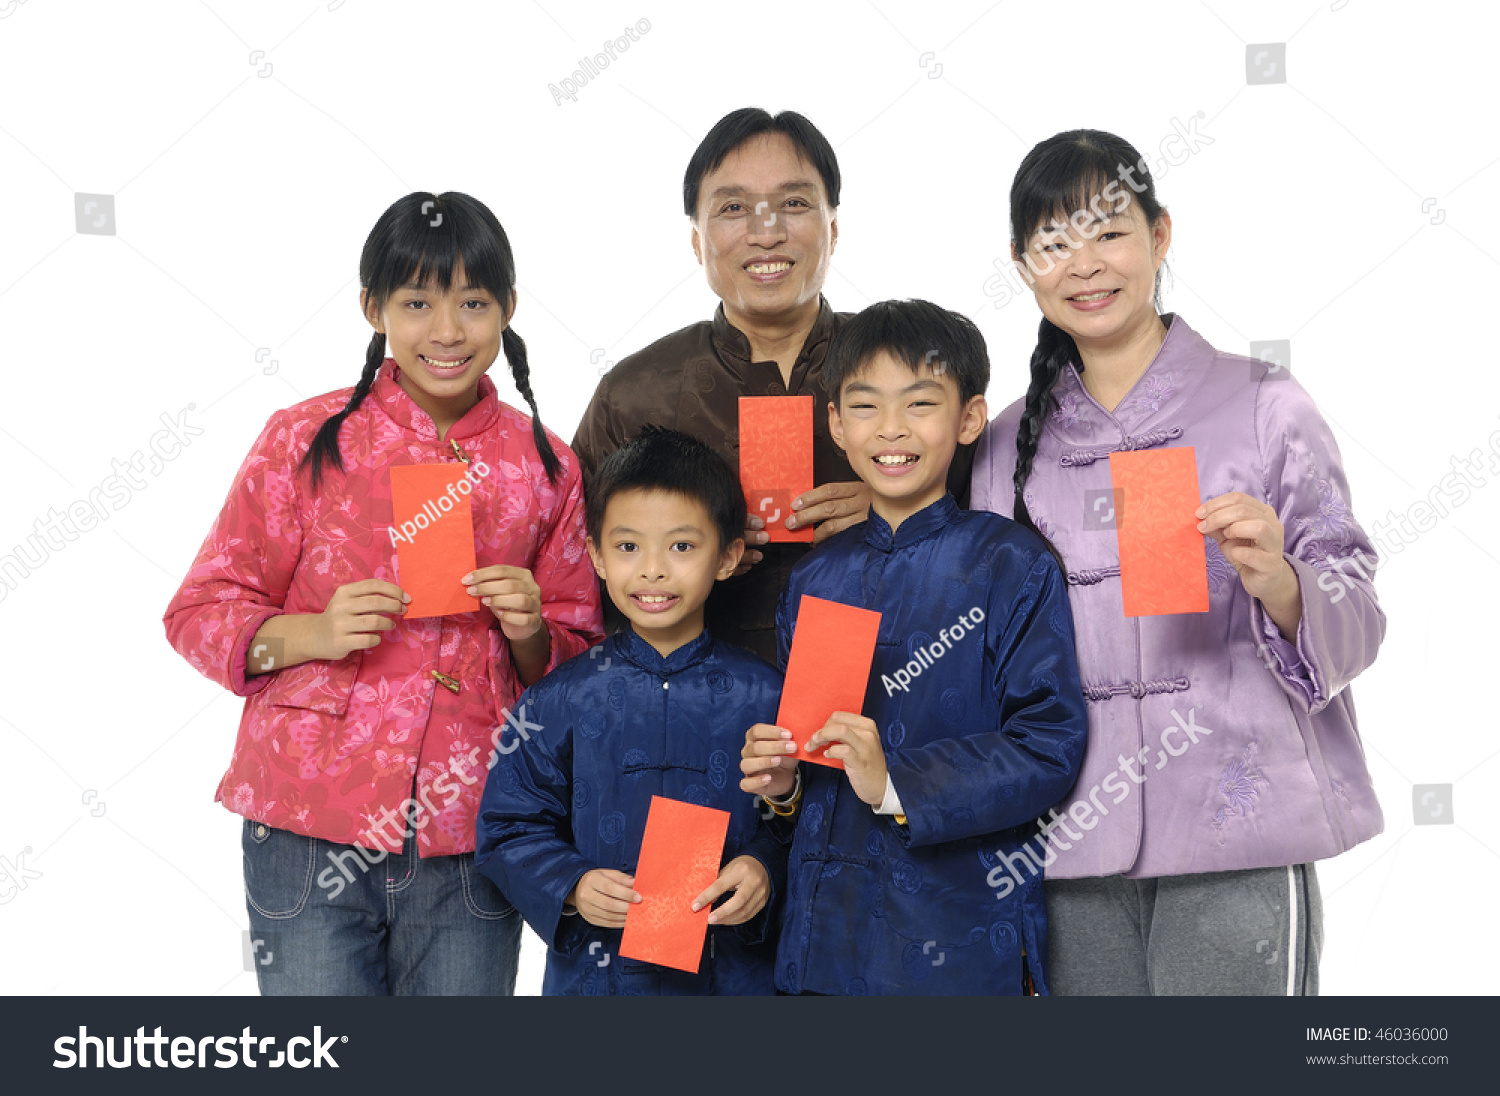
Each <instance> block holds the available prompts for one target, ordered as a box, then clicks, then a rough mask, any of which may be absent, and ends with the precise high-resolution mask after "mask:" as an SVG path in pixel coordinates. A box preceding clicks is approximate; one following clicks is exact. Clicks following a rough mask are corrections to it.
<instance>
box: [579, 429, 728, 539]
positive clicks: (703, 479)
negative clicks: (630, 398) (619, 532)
mask: <svg viewBox="0 0 1500 1096" xmlns="http://www.w3.org/2000/svg"><path fill="white" fill-rule="evenodd" d="M622 491H670V492H672V493H673V494H676V495H681V496H683V497H684V498H688V499H691V500H693V501H694V502H696V503H699V504H701V505H702V507H703V508H704V509H705V510H707V511H708V515H709V517H711V518H712V519H713V523H714V528H715V529H716V530H718V533H719V551H721V552H722V551H723V550H724V549H726V548H728V547H729V545H730V543H731V542H732V541H735V540H737V539H739V538H740V537H743V536H744V535H745V492H744V491H743V490H742V489H741V487H740V480H739V477H738V476H737V475H735V472H734V470H733V469H732V468H730V467H729V463H728V462H727V461H726V460H725V459H724V458H723V457H721V456H720V455H719V454H718V453H716V452H714V451H713V450H712V449H711V448H709V447H708V446H707V445H704V444H703V443H702V442H701V441H699V440H698V439H697V438H694V437H690V436H689V435H687V434H684V433H681V432H680V431H677V430H668V429H667V428H666V427H663V426H654V425H651V424H649V423H648V424H647V425H645V426H643V427H641V430H640V433H638V434H636V436H635V437H634V438H632V439H631V440H630V441H628V442H626V443H625V444H624V445H622V446H621V447H620V448H619V449H616V450H615V451H614V452H613V453H611V454H610V455H609V456H607V457H605V458H604V460H603V461H601V462H600V464H599V467H598V468H596V469H595V470H594V474H593V475H592V476H590V477H589V481H588V485H587V487H586V488H585V490H584V523H585V524H586V526H587V528H588V535H589V539H590V540H592V541H593V542H594V544H595V545H598V544H599V540H600V538H601V537H602V536H603V535H604V511H605V510H606V509H607V508H608V506H609V500H610V499H612V498H614V497H615V496H616V495H618V494H620V493H621V492H622Z"/></svg>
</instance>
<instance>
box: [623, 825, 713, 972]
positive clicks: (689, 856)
mask: <svg viewBox="0 0 1500 1096" xmlns="http://www.w3.org/2000/svg"><path fill="white" fill-rule="evenodd" d="M728 835H729V812H728V811H717V810H714V809H712V808H710V807H699V806H697V805H696V804H693V803H683V802H681V801H680V800H676V799H666V798H664V797H662V796H659V795H653V796H652V797H651V809H650V811H648V812H647V814H646V832H645V835H644V836H643V837H642V838H641V855H640V859H639V860H637V862H636V867H635V881H634V888H635V891H636V893H637V894H639V895H640V896H641V901H640V902H639V903H636V904H634V905H632V906H631V907H630V909H629V910H627V911H626V913H625V932H624V935H622V936H621V938H620V957H621V958H622V959H639V960H641V961H642V962H646V963H656V964H658V965H659V966H663V967H673V968H675V969H677V970H685V971H690V972H692V973H694V974H696V973H697V972H698V965H699V963H701V962H702V961H703V939H704V937H705V936H707V934H708V915H709V912H710V907H709V906H704V907H703V908H702V909H701V910H699V911H698V912H697V913H694V912H693V899H694V898H697V897H698V896H699V895H700V894H702V893H703V892H704V891H705V890H707V889H708V887H709V885H710V884H711V883H712V882H713V881H714V880H715V879H717V878H718V877H719V868H720V866H721V864H722V862H723V859H724V838H725V837H727V836H728Z"/></svg>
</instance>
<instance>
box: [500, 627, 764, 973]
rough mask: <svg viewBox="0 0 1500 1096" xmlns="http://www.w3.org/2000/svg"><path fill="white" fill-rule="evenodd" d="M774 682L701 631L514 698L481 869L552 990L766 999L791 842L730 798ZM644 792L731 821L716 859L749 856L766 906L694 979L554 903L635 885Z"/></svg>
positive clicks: (741, 798)
mask: <svg viewBox="0 0 1500 1096" xmlns="http://www.w3.org/2000/svg"><path fill="white" fill-rule="evenodd" d="M780 697H781V674H779V673H778V672H777V671H776V670H775V669H774V668H773V667H771V666H769V665H767V664H766V663H765V662H763V661H762V660H761V659H759V658H757V657H756V656H754V655H752V654H751V653H750V652H749V651H746V650H743V649H741V648H739V647H734V646H731V645H730V644H727V643H718V642H715V641H714V639H713V637H712V636H711V635H710V634H709V633H708V632H707V631H706V630H705V631H704V632H703V633H702V634H701V635H699V636H698V638H697V639H694V640H692V641H691V642H689V643H687V644H685V645H684V646H682V647H679V648H678V649H677V650H675V651H673V652H672V654H671V655H670V656H669V657H667V658H662V657H661V655H660V654H658V653H657V651H656V649H655V648H654V647H652V646H651V645H650V644H649V643H647V642H646V641H645V640H643V639H641V638H640V636H638V635H636V634H635V632H633V631H631V630H630V628H629V627H628V626H627V627H625V628H623V629H622V630H621V631H619V632H617V633H616V634H615V635H613V636H610V637H609V638H608V639H606V640H605V641H604V643H603V644H601V645H600V646H598V647H595V648H593V649H592V650H590V651H589V652H588V653H587V654H584V655H579V656H578V657H577V658H574V659H572V660H571V661H569V662H567V663H564V664H563V665H562V666H559V667H558V668H557V669H556V670H553V671H552V672H551V673H550V674H548V675H547V676H546V677H544V678H543V679H542V680H541V681H538V682H537V683H536V684H535V685H533V686H531V688H529V689H527V690H526V691H525V693H523V694H522V696H521V698H520V699H519V700H518V701H517V703H516V708H515V710H514V711H513V712H512V718H511V720H510V722H509V724H508V725H507V727H506V730H505V733H504V734H502V735H501V737H500V739H499V742H498V744H497V750H496V760H495V766H494V768H493V769H492V770H491V771H490V775H489V779H488V781H487V782H486V783H485V788H484V796H483V798H482V800H481V801H480V805H479V822H478V829H477V842H476V851H475V863H476V864H477V865H478V867H479V870H480V871H482V872H484V874H485V875H487V876H488V877H489V878H491V879H493V880H494V881H495V883H496V884H498V885H499V887H500V889H501V890H503V891H504V892H505V895H506V897H508V898H509V899H510V900H511V901H512V902H513V903H514V904H515V905H516V907H517V908H518V909H519V910H520V911H521V914H522V916H523V917H525V918H526V921H527V923H529V924H530V925H531V927H532V928H533V929H535V930H536V932H537V934H538V935H539V936H541V938H542V939H543V940H544V941H546V942H547V944H548V946H549V950H548V953H547V974H546V978H545V980H544V982H543V988H542V992H543V993H546V994H641V995H671V994H770V993H774V992H775V987H774V985H773V984H772V964H773V960H774V956H775V932H774V929H775V924H776V922H775V920H774V918H775V916H776V910H777V905H778V903H779V899H780V894H781V891H782V888H783V884H784V880H785V875H786V853H787V850H786V845H785V844H784V843H783V842H781V841H778V840H776V839H775V838H774V837H773V836H772V835H771V833H770V832H769V831H768V830H767V829H766V825H765V823H764V822H763V821H762V819H761V816H760V812H759V811H758V810H757V805H758V804H759V803H760V800H759V799H758V798H757V797H755V796H751V795H748V794H746V793H745V792H742V791H741V790H740V788H739V783H740V779H741V774H740V751H741V749H742V748H743V747H744V744H745V732H746V731H747V730H748V729H749V728H750V726H751V725H752V724H754V723H773V722H775V719H776V708H777V705H778V703H779V701H780ZM653 795H661V796H667V797H669V798H672V799H680V800H685V801H687V802H689V803H697V804H699V805H701V806H705V807H714V808H717V809H719V810H727V811H729V812H731V819H730V823H729V836H728V839H727V841H726V843H725V849H724V861H723V862H724V863H726V864H727V863H729V861H731V860H733V859H734V858H735V857H737V856H740V855H745V854H748V855H751V856H754V857H755V858H756V859H758V860H759V861H760V862H761V864H762V865H764V866H765V868H766V872H767V874H768V875H769V876H770V878H771V896H770V899H769V900H768V902H767V904H766V908H765V909H763V910H762V911H761V912H760V913H758V914H757V915H756V916H755V917H753V918H751V920H749V921H748V922H746V923H745V924H743V925H738V926H718V925H712V926H710V927H709V930H708V940H707V941H706V942H705V945H704V955H703V962H702V964H701V966H700V967H699V970H698V973H697V974H689V973H686V972H683V971H678V970H673V969H671V968H668V967H659V966H656V965H654V964H651V963H642V962H638V961H635V960H629V959H622V958H621V957H620V954H619V945H620V930H619V929H603V928H597V927H595V926H593V925H591V924H589V923H588V922H587V921H585V920H584V919H583V918H582V917H581V916H579V915H577V914H575V913H564V912H563V901H564V899H565V898H566V897H567V896H568V893H569V892H570V891H571V890H572V889H573V887H574V885H575V884H576V883H577V882H578V880H579V879H581V878H582V877H583V875H584V873H585V872H588V871H591V870H593V869H594V868H613V869H615V870H617V871H622V872H625V873H626V874H628V875H633V874H635V867H636V861H637V858H638V857H639V855H640V849H641V836H642V834H643V833H644V831H645V827H646V812H647V810H648V808H649V807H650V805H651V797H652V796H653Z"/></svg>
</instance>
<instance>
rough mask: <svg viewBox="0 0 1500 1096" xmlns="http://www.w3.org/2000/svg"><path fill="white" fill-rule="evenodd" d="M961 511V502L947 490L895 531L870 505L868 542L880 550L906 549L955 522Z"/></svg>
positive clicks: (866, 530)
mask: <svg viewBox="0 0 1500 1096" xmlns="http://www.w3.org/2000/svg"><path fill="white" fill-rule="evenodd" d="M958 513H959V509H958V503H957V502H955V501H954V500H953V495H952V494H950V493H949V492H946V491H945V492H943V497H942V498H940V499H938V500H937V501H936V502H934V503H931V504H930V505H927V506H924V507H922V509H920V510H918V511H917V512H916V513H915V514H913V515H912V516H911V517H909V518H907V519H906V520H905V521H903V522H902V523H901V527H900V528H899V529H897V530H896V531H895V533H894V534H893V533H892V532H891V523H890V522H888V521H886V520H885V518H883V517H881V516H880V515H879V514H877V513H876V512H875V509H874V507H871V509H870V516H869V518H868V519H866V521H865V543H866V544H868V545H869V546H870V547H871V548H874V549H876V550H877V551H881V552H890V551H893V550H894V549H896V548H905V547H907V546H908V545H911V544H915V543H916V542H917V541H919V540H921V539H922V538H924V537H930V536H932V535H933V534H934V533H936V532H938V531H939V530H941V529H942V528H943V527H944V526H946V525H948V523H949V522H951V521H953V520H954V518H956V517H957V516H958Z"/></svg>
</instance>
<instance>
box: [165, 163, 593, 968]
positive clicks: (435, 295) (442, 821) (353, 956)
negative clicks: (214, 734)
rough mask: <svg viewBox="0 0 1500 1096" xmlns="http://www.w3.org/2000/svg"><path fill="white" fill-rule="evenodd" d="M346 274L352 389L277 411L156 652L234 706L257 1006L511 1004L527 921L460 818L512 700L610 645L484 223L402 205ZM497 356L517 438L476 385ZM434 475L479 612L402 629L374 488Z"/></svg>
mask: <svg viewBox="0 0 1500 1096" xmlns="http://www.w3.org/2000/svg"><path fill="white" fill-rule="evenodd" d="M359 275H360V285H361V287H362V288H361V290H360V302H361V305H362V308H363V310H364V313H365V316H366V318H367V319H368V320H369V322H370V324H371V325H372V326H373V327H374V328H375V335H374V337H373V338H372V339H371V341H370V348H369V350H368V352H367V353H366V355H365V368H364V373H363V374H362V375H361V376H360V379H359V384H358V385H356V386H355V387H354V388H353V389H352V390H351V389H347V388H346V389H343V390H341V391H338V392H332V393H329V394H328V395H325V396H320V397H318V398H316V399H312V400H307V401H305V402H303V403H300V404H297V405H296V406H294V407H290V408H288V409H286V410H285V411H279V412H277V413H276V414H275V415H272V416H271V419H270V422H269V423H267V425H266V428H265V430H264V431H263V432H262V433H261V436H260V438H259V439H258V440H257V441H256V443H255V445H254V447H253V448H252V450H251V452H250V455H249V456H248V457H247V458H246V460H245V462H244V464H243V465H242V466H241V468H240V470H239V474H238V475H237V476H236V477H235V481H234V485H233V486H232V487H231V488H230V492H229V498H228V500H227V501H226V502H225V504H224V507H223V510H222V511H221V512H220V514H219V517H218V520H217V521H216V522H215V524H214V527H213V529H212V530H211V531H210V532H209V535H208V538H207V539H206V540H205V541H204V542H203V547H202V548H201V549H200V550H199V552H198V556H197V559H196V560H195V561H194V563H193V567H192V570H191V571H189V572H188V576H187V579H186V580H185V581H184V582H183V584H182V587H181V589H179V590H178V592H177V596H176V597H175V598H174V599H173V600H172V604H171V605H170V606H169V607H168V609H167V613H166V618H165V622H166V628H167V637H168V639H169V640H170V641H171V643H172V645H173V646H174V647H175V648H176V649H177V650H178V652H179V653H181V654H182V656H183V657H184V658H186V659H187V660H188V661H189V662H190V663H192V664H193V666H194V667H196V668H197V669H198V670H199V671H201V672H202V673H203V674H205V675H206V676H208V677H210V678H212V679H213V680H214V681H216V682H218V683H219V684H221V685H223V686H224V687H225V688H227V689H229V690H231V691H232V692H234V693H235V694H236V695H237V696H243V697H246V698H247V699H246V702H245V709H244V714H243V716H242V718H241V720H240V730H239V737H238V741H237V742H236V744H235V748H234V756H233V758H232V759H231V761H230V764H229V770H228V772H226V773H225V775H224V778H223V780H222V782H221V783H220V785H219V790H218V795H217V798H218V800H219V801H220V802H221V803H223V804H224V805H225V806H226V807H227V808H229V809H230V810H231V811H233V812H234V813H236V814H239V815H243V816H244V818H245V823H244V832H243V837H242V845H243V850H244V866H245V891H246V905H247V907H248V909H249V914H250V926H251V934H252V939H254V940H258V941H262V942H263V943H264V946H263V947H262V946H260V945H257V947H256V950H255V954H256V958H257V967H256V973H257V977H258V979H259V982H260V988H261V992H262V993H265V994H427V993H447V994H453V993H457V994H509V993H510V992H511V991H512V989H513V987H514V984H515V975H516V961H517V954H518V949H519V945H520V933H521V918H520V917H519V916H518V915H517V913H516V911H515V908H514V907H513V906H512V905H511V903H510V902H509V901H507V900H506V898H505V896H504V895H503V894H502V893H501V892H500V891H499V890H498V889H497V888H496V887H495V885H494V884H493V883H492V882H491V881H490V880H488V879H487V878H486V877H485V876H484V875H482V874H481V873H479V872H477V871H475V870H474V863H473V861H474V833H475V818H476V814H477V811H478V806H479V797H480V793H481V792H482V791H483V790H484V779H485V775H486V768H487V766H488V765H490V764H492V763H493V758H494V756H495V754H494V750H495V746H496V745H497V743H498V739H499V735H500V732H501V730H502V729H503V728H504V727H505V726H506V725H507V723H510V724H512V725H514V726H517V727H519V728H523V729H524V728H525V726H526V724H525V713H524V711H519V712H512V711H511V710H510V709H511V706H512V705H513V704H515V702H516V698H517V696H518V695H519V694H520V693H521V691H522V690H523V689H524V688H525V687H526V686H528V685H531V684H533V683H534V682H536V681H537V680H538V679H540V678H541V677H542V676H543V674H545V673H547V672H548V671H549V670H551V669H552V668H553V667H555V666H557V665H559V664H560V663H562V662H565V661H567V660H568V659H569V658H571V657H573V656H574V655H577V654H579V653H581V652H582V651H583V650H584V649H586V648H587V647H588V646H590V645H591V644H592V643H595V642H597V641H598V640H599V639H600V638H601V635H602V632H601V623H602V622H601V618H600V612H599V595H598V586H597V584H596V583H595V581H594V574H593V570H592V568H591V566H590V564H589V559H588V555H587V553H586V551H585V549H584V541H585V534H584V511H583V493H582V489H581V484H580V475H579V471H578V464H577V461H576V460H575V459H574V457H573V454H572V453H571V452H569V450H568V449H567V447H566V446H564V445H563V444H562V442H561V441H559V440H558V438H557V437H556V436H554V435H553V434H552V433H551V432H550V431H547V430H545V429H543V427H542V423H541V419H540V418H539V417H538V416H537V410H536V400H535V399H534V398H533V396H532V394H531V384H530V370H529V366H528V363H527V359H526V345H525V343H523V342H522V341H521V338H520V336H519V335H517V334H516V333H515V331H513V330H512V329H511V327H510V318H511V315H512V313H513V312H514V310H515V305H516V294H515V281H516V276H515V261H514V259H513V257H512V255H511V249H510V242H509V240H508V239H507V238H506V235H505V230H504V229H503V228H501V226H500V223H499V222H498V221H497V220H496V219H495V216H494V214H492V213H491V212H490V211H489V210H488V209H487V208H485V206H484V205H483V204H481V203H480V202H478V201H475V200H474V199H473V198H471V197H469V196H467V195H465V194H458V193H451V192H450V193H447V194H441V195H433V194H426V193H420V194H409V195H407V196H406V197H405V198H402V199H401V200H400V201H398V202H396V203H395V204H394V205H392V206H391V207H390V208H389V209H388V210H386V211H385V213H384V214H382V216H381V217H380V219H379V221H377V222H376V224H375V227H374V229H373V230H372V231H371V233H370V236H369V239H368V240H366V242H365V248H364V253H363V255H362V256H361V258H360V267H359ZM502 350H503V351H504V354H505V357H506V360H507V361H508V362H509V363H510V370H511V376H512V377H513V378H514V380H515V384H516V388H517V389H519V390H520V392H521V395H522V396H523V397H524V398H525V400H526V402H527V404H528V405H529V406H530V408H531V418H530V419H529V420H528V419H527V417H526V416H525V415H523V414H521V413H520V412H518V411H516V410H515V409H514V408H512V407H509V406H507V405H506V404H504V403H501V402H500V400H499V399H498V398H497V397H496V390H495V384H494V382H493V381H491V380H490V379H489V377H487V376H486V375H485V374H486V372H487V371H488V370H489V368H490V366H491V365H493V364H494V362H495V360H496V358H497V357H498V356H499V354H500V353H501V351H502ZM439 462H442V463H448V464H452V465H453V466H454V469H455V471H457V470H459V469H462V468H463V467H464V465H468V469H469V472H468V481H469V482H472V483H473V488H472V492H471V494H470V495H469V496H468V497H469V499H470V502H471V506H472V510H473V517H474V535H475V549H476V557H477V559H478V561H479V565H478V567H477V568H476V569H475V570H474V571H473V572H471V573H469V574H454V575H453V576H452V579H453V582H454V584H455V586H457V585H459V584H462V585H463V586H464V587H465V588H466V589H467V590H468V592H469V593H470V594H472V595H474V596H475V597H477V598H479V599H480V603H481V605H482V606H483V607H482V608H481V609H479V610H478V611H474V612H466V613H456V614H453V615H449V616H443V617H432V618H426V619H415V620H403V619H402V609H403V605H404V603H405V602H407V601H410V600H411V599H410V597H409V596H408V595H407V594H406V593H404V592H403V591H402V589H401V587H400V586H399V585H397V582H396V578H397V574H396V568H395V547H394V546H395V543H396V541H395V538H394V537H393V536H392V535H391V524H392V521H393V512H392V503H391V482H390V481H391V477H390V469H391V468H392V467H394V466H396V465H405V464H433V463H439ZM418 535H420V534H418ZM523 733H524V730H523ZM315 881H316V883H317V886H316V887H315V886H314V885H313V884H314V882H315Z"/></svg>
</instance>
